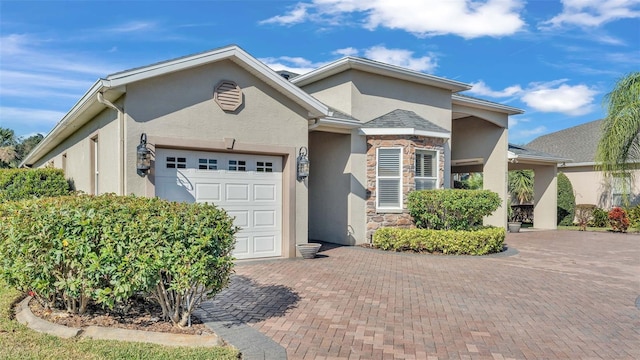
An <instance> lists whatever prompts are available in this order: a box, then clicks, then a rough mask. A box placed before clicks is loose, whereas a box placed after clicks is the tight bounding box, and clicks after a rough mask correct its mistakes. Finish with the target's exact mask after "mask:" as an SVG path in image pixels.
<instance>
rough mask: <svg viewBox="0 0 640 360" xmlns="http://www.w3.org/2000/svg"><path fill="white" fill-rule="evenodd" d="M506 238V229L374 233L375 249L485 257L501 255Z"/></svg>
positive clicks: (414, 230) (391, 229)
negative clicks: (499, 253) (492, 254)
mask: <svg viewBox="0 0 640 360" xmlns="http://www.w3.org/2000/svg"><path fill="white" fill-rule="evenodd" d="M505 235H506V233H505V229H503V228H484V229H480V230H475V231H464V230H430V229H400V228H382V229H379V230H378V231H376V232H375V233H374V235H373V245H374V246H375V247H377V248H380V249H382V250H392V251H415V252H429V253H443V254H457V255H463V254H466V255H485V254H491V253H496V252H500V251H502V248H503V244H504V238H505Z"/></svg>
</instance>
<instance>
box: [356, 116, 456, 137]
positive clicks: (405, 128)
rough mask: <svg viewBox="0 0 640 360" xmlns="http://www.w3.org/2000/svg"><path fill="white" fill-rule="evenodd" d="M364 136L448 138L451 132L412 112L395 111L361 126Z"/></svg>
mask: <svg viewBox="0 0 640 360" xmlns="http://www.w3.org/2000/svg"><path fill="white" fill-rule="evenodd" d="M361 131H362V133H364V134H365V135H413V134H415V135H423V136H431V137H439V138H447V139H448V138H450V137H451V132H450V131H449V130H447V129H445V128H443V127H440V126H438V125H436V124H434V123H432V122H431V121H429V120H427V119H425V118H423V117H422V116H420V115H418V114H416V113H415V112H413V111H409V110H402V109H396V110H393V111H391V112H389V113H387V114H384V115H382V116H379V117H377V118H375V119H373V120H370V121H367V122H366V123H364V124H362V127H361Z"/></svg>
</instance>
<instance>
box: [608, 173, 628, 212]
mask: <svg viewBox="0 0 640 360" xmlns="http://www.w3.org/2000/svg"><path fill="white" fill-rule="evenodd" d="M625 194H627V195H625ZM630 194H631V178H630V177H629V176H628V175H614V177H613V179H612V181H611V206H624V205H625V196H627V200H628V196H630Z"/></svg>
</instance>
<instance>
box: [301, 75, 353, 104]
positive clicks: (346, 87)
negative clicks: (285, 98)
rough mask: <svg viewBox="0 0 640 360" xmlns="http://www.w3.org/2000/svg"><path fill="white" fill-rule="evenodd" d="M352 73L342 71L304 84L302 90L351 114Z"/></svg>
mask: <svg viewBox="0 0 640 360" xmlns="http://www.w3.org/2000/svg"><path fill="white" fill-rule="evenodd" d="M352 74H353V73H352V72H351V71H345V72H341V73H339V74H336V75H334V76H331V77H329V78H327V79H323V80H321V81H317V82H314V83H312V84H309V85H306V86H303V87H302V90H304V91H305V92H307V93H308V94H311V95H313V97H315V98H316V99H318V100H320V101H322V102H323V103H325V104H327V105H329V106H331V107H332V108H334V109H336V110H339V111H341V112H343V113H345V114H351V97H352V93H353V82H352Z"/></svg>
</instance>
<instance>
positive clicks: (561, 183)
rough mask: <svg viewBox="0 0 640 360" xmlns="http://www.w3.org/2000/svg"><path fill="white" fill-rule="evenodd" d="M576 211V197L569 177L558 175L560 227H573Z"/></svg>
mask: <svg viewBox="0 0 640 360" xmlns="http://www.w3.org/2000/svg"><path fill="white" fill-rule="evenodd" d="M575 211H576V197H575V195H574V194H573V186H571V181H569V178H568V177H567V175H565V174H563V173H558V225H562V226H571V225H573V218H574V217H575Z"/></svg>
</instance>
